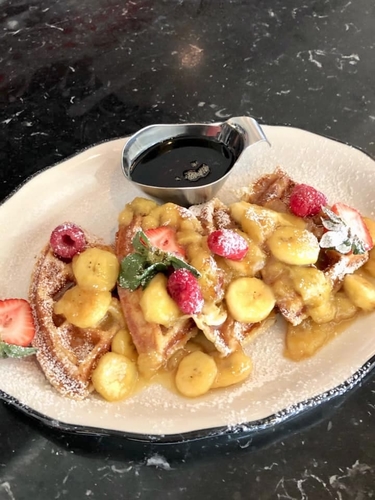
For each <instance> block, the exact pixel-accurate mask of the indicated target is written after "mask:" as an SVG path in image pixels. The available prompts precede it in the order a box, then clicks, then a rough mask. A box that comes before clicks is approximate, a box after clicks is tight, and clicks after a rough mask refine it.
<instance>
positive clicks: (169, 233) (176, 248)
mask: <svg viewBox="0 0 375 500" xmlns="http://www.w3.org/2000/svg"><path fill="white" fill-rule="evenodd" d="M145 234H146V236H147V238H148V239H149V240H150V242H151V245H152V246H153V247H156V248H159V249H160V250H163V251H164V252H169V253H173V254H175V255H178V256H180V257H182V258H184V257H185V249H184V248H183V247H182V246H181V245H180V244H179V243H178V242H177V238H176V232H175V230H174V229H173V228H171V227H169V226H160V227H157V228H155V229H147V231H145Z"/></svg>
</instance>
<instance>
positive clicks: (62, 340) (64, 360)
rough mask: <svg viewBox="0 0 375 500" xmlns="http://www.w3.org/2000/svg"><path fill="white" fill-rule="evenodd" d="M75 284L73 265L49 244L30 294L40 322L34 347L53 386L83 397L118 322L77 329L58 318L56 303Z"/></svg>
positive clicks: (69, 395) (65, 394)
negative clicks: (57, 253)
mask: <svg viewBox="0 0 375 500" xmlns="http://www.w3.org/2000/svg"><path fill="white" fill-rule="evenodd" d="M86 239H87V241H88V242H89V243H88V246H89V247H90V246H91V247H93V246H99V247H100V248H103V249H108V247H106V246H104V245H102V244H100V243H99V242H98V241H96V240H94V239H93V238H90V237H89V236H88V235H86ZM74 283H75V281H74V275H73V272H72V266H71V264H70V263H66V262H64V261H63V260H60V259H59V258H57V257H56V256H55V255H54V254H53V252H52V250H51V247H50V245H47V246H46V247H45V248H44V250H43V251H42V253H41V254H40V256H39V258H38V260H37V262H36V265H35V268H34V272H33V275H32V279H31V286H30V293H29V300H30V303H31V307H32V310H33V314H34V317H35V319H36V325H37V332H36V335H35V338H34V340H33V346H34V347H36V348H37V353H36V357H37V360H38V362H39V364H40V366H41V368H42V370H43V372H44V373H45V375H46V377H47V379H48V380H49V382H50V383H51V385H52V386H53V387H55V389H57V391H59V392H60V393H61V394H62V395H63V396H67V397H70V398H73V399H84V398H86V397H87V396H88V395H89V394H90V392H91V385H90V378H91V374H92V372H93V370H94V368H95V366H96V363H97V361H98V360H99V358H100V357H101V356H102V355H103V354H104V353H106V352H107V351H108V350H109V348H110V345H111V340H112V338H113V335H114V333H115V332H116V331H117V329H118V325H116V322H111V321H106V323H105V326H103V327H98V328H78V327H76V326H74V325H72V324H71V323H69V322H68V321H66V320H64V318H62V317H56V316H55V315H54V312H53V311H54V304H55V303H56V301H57V300H58V298H59V297H61V296H62V294H63V293H64V291H65V290H67V289H68V288H69V287H70V286H73V285H74ZM107 319H108V318H107ZM103 325H104V323H103Z"/></svg>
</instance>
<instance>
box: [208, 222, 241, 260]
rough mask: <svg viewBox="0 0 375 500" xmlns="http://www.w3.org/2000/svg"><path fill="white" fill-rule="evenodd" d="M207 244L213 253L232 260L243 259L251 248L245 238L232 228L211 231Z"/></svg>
mask: <svg viewBox="0 0 375 500" xmlns="http://www.w3.org/2000/svg"><path fill="white" fill-rule="evenodd" d="M207 245H208V248H209V249H210V250H211V252H212V253H214V254H216V255H219V256H220V257H225V258H226V259H230V260H241V259H243V258H244V257H245V255H246V253H247V251H248V249H249V245H248V244H247V241H246V240H245V238H244V237H243V236H241V235H240V234H239V233H236V231H231V230H230V229H218V230H217V231H213V232H212V233H210V234H209V236H208V238H207Z"/></svg>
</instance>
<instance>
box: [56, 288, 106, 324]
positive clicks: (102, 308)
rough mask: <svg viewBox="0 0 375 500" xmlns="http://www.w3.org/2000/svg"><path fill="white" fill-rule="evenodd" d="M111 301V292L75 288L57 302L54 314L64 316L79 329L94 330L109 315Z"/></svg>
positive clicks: (70, 289)
mask: <svg viewBox="0 0 375 500" xmlns="http://www.w3.org/2000/svg"><path fill="white" fill-rule="evenodd" d="M111 300H112V296H111V293H110V292H92V291H88V290H82V288H80V287H79V286H74V287H72V288H69V290H67V291H66V292H65V293H64V295H63V296H62V297H61V299H60V300H59V301H58V302H56V304H55V306H54V313H55V314H60V315H62V316H64V317H65V318H66V319H67V320H68V321H69V323H72V324H73V325H75V326H78V327H79V328H93V327H95V326H97V325H98V323H100V321H102V319H103V318H104V317H105V315H106V314H107V311H108V309H109V307H110V304H111Z"/></svg>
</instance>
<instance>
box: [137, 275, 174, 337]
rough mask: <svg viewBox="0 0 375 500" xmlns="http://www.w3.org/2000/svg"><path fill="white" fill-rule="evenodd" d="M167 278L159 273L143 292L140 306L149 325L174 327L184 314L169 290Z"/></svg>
mask: <svg viewBox="0 0 375 500" xmlns="http://www.w3.org/2000/svg"><path fill="white" fill-rule="evenodd" d="M167 282H168V279H167V277H166V276H165V275H164V274H162V273H158V274H157V275H156V276H155V277H154V278H152V280H151V281H150V283H149V284H148V286H147V288H145V290H143V293H142V297H141V300H140V302H139V305H140V306H141V309H142V312H143V315H144V317H145V320H146V321H148V322H149V323H158V324H159V325H163V326H166V327H167V328H168V327H170V326H172V325H173V324H174V323H176V321H177V320H178V319H179V318H181V316H182V315H183V313H182V312H181V309H180V308H179V307H178V305H177V304H176V302H175V301H174V300H173V299H172V297H171V296H170V295H169V293H168V290H167Z"/></svg>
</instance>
